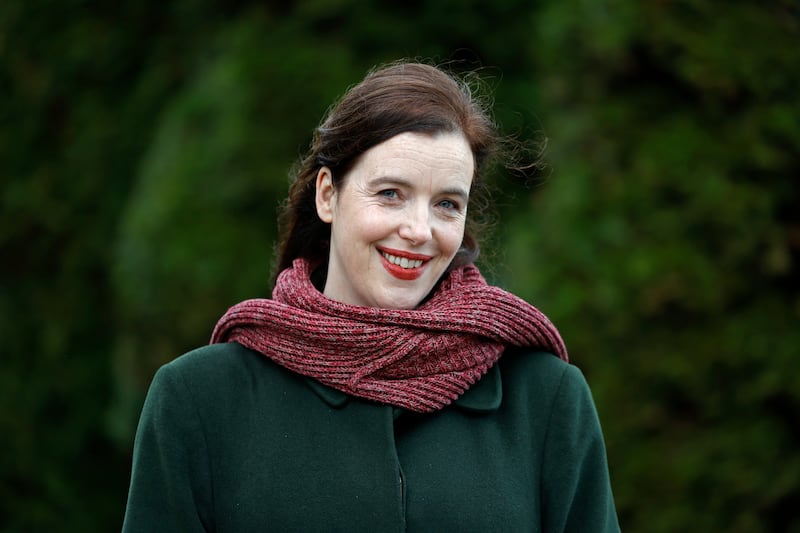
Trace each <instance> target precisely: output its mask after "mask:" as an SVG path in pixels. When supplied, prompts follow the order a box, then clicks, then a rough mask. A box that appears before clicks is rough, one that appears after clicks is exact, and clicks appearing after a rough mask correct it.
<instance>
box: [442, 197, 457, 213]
mask: <svg viewBox="0 0 800 533" xmlns="http://www.w3.org/2000/svg"><path fill="white" fill-rule="evenodd" d="M439 207H443V208H444V209H447V210H448V211H458V209H459V207H460V206H459V205H458V204H457V203H456V202H454V201H452V200H442V201H441V202H439Z"/></svg>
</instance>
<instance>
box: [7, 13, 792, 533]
mask: <svg viewBox="0 0 800 533" xmlns="http://www.w3.org/2000/svg"><path fill="white" fill-rule="evenodd" d="M272 4H274V5H270V3H256V2H246V1H240V2H236V3H226V4H222V3H214V2H210V1H202V0H176V1H175V2H171V3H169V4H165V5H162V4H156V3H153V2H139V1H134V0H122V1H120V2H117V3H114V4H109V3H102V2H97V1H94V2H91V1H79V0H72V1H68V0H62V1H57V2H56V1H50V2H47V1H43V2H36V3H32V2H30V3H29V2H23V1H21V0H9V1H6V2H3V3H0V88H2V91H3V92H2V94H3V95H4V98H3V99H2V101H0V118H2V121H3V126H4V127H3V128H2V129H0V164H2V167H1V168H0V183H2V204H0V205H2V209H1V210H0V257H2V258H3V261H2V262H1V263H0V289H1V290H0V335H2V338H3V339H4V343H3V348H2V354H3V358H2V359H3V366H2V370H0V399H1V400H2V401H0V433H1V434H2V435H4V437H5V438H4V440H5V442H7V443H8V444H7V445H6V446H7V448H6V449H7V451H6V453H4V454H2V458H0V502H1V503H0V530H2V531H40V530H67V531H105V530H113V529H118V528H119V525H120V523H121V522H120V521H121V517H122V512H123V509H124V503H125V496H126V489H127V483H128V479H129V469H130V450H131V446H132V434H133V431H134V429H135V423H136V417H137V416H138V410H139V408H140V405H141V401H142V397H143V394H144V391H145V390H146V387H147V384H148V382H149V379H150V377H151V376H152V373H153V371H154V370H155V368H157V366H158V365H160V364H162V363H163V362H165V361H168V360H170V359H172V358H173V357H175V356H177V355H178V354H180V353H181V352H183V351H186V350H188V349H190V348H192V347H194V346H196V345H198V344H202V343H205V342H207V339H208V336H209V333H210V330H211V327H212V326H213V323H214V321H215V319H216V318H217V316H219V315H220V314H221V313H222V312H223V311H224V310H225V309H226V308H227V307H228V306H229V305H231V304H232V303H234V302H236V301H238V300H240V299H242V298H247V297H255V296H264V295H265V294H266V291H267V289H268V273H269V270H270V260H271V257H272V246H273V239H274V236H275V227H274V218H275V206H276V205H277V202H278V201H279V200H280V198H281V196H282V195H283V193H284V191H285V188H286V183H287V174H288V170H289V167H290V165H291V163H292V162H293V161H294V160H295V159H296V157H297V155H298V154H299V153H300V152H301V151H302V150H303V149H304V148H305V146H306V145H307V143H308V141H309V138H310V132H311V129H312V128H313V126H314V125H315V124H316V122H317V120H318V119H319V117H320V116H321V115H322V113H323V112H324V110H325V109H326V108H327V106H328V105H330V103H331V102H332V100H333V99H334V98H335V97H336V96H338V95H339V94H341V92H342V91H343V90H344V89H345V88H346V87H347V86H348V85H349V84H351V83H353V82H355V81H356V80H357V79H358V78H359V77H360V76H361V75H363V73H364V71H365V70H366V69H367V68H369V67H370V66H372V65H374V64H376V63H379V62H382V61H386V60H391V59H395V58H398V57H415V56H420V57H425V58H432V59H434V60H438V61H447V60H451V59H455V60H461V61H460V62H458V63H456V64H455V65H456V68H468V67H475V66H479V65H485V66H486V68H485V69H484V73H485V74H486V75H487V76H488V78H489V83H490V85H492V86H494V87H495V88H496V91H495V94H494V97H495V100H496V102H497V115H498V119H499V120H500V121H501V122H502V123H503V124H504V125H505V126H506V128H507V129H509V130H513V131H521V132H532V131H536V130H537V129H540V128H541V129H543V130H544V132H545V134H546V135H547V136H548V137H549V146H550V149H549V158H548V159H549V168H548V171H547V173H546V174H545V175H543V179H542V180H540V182H538V185H537V186H535V187H532V188H522V187H519V186H516V185H512V183H511V182H510V181H508V180H503V179H501V180H500V181H498V185H499V187H500V188H501V189H503V190H502V191H501V193H500V194H499V195H498V200H500V203H501V207H500V210H499V213H500V218H501V223H500V226H499V230H498V232H497V234H496V235H495V236H494V241H493V242H491V243H489V244H490V246H489V248H492V249H495V250H499V253H498V255H499V257H500V259H501V262H500V263H501V264H500V265H496V266H494V269H493V270H489V267H490V266H491V265H484V266H485V267H486V268H487V271H489V272H492V277H493V278H496V279H497V281H498V282H499V283H502V284H504V285H506V286H508V287H510V288H512V289H513V290H515V291H516V292H518V293H519V294H520V295H522V296H524V297H526V298H528V299H529V300H531V301H533V302H534V303H535V304H536V305H538V306H539V307H540V308H542V309H543V310H544V311H545V312H547V313H548V314H550V315H551V316H552V317H553V318H554V320H555V321H556V323H557V324H558V325H559V327H560V329H561V330H562V333H563V334H564V336H565V338H566V340H567V343H568V345H569V347H570V351H571V354H572V359H573V361H574V362H575V363H576V364H578V365H579V366H580V367H581V368H582V369H583V370H584V371H585V372H586V374H587V375H588V377H589V381H590V383H591V385H592V387H593V390H594V392H595V396H596V401H597V405H598V409H599V411H600V414H601V418H602V421H603V425H604V429H605V432H606V436H607V441H608V451H609V459H610V463H611V468H612V476H613V482H614V488H615V493H616V496H617V501H618V507H619V512H620V517H621V520H622V524H623V528H624V529H625V530H627V531H653V532H660V531H742V532H744V531H748V532H749V531H800V519H798V518H797V517H796V512H795V511H794V510H795V509H796V508H798V506H800V481H798V480H800V455H798V454H797V453H796V450H797V449H798V448H800V430H798V428H800V363H799V362H798V359H797V356H798V355H800V354H798V351H800V350H799V349H798V347H799V346H800V328H798V325H799V324H800V321H799V320H798V318H800V277H799V276H798V259H799V258H800V215H799V214H798V213H800V211H799V210H798V208H797V205H798V202H797V199H798V190H797V187H798V186H797V176H798V168H799V167H800V155H798V154H800V99H798V97H797V96H796V94H795V93H796V92H797V87H799V86H800V83H799V82H800V79H798V78H800V49H798V47H797V45H796V44H797V42H798V34H800V16H799V15H798V8H797V7H796V4H795V3H794V2H789V1H785V2H780V1H774V2H766V3H764V2H762V3H756V2H749V3H748V2H732V3H729V4H727V5H724V6H720V5H712V4H711V3H710V2H706V1H701V0H685V1H670V2H647V3H640V2H633V1H632V0H629V1H625V2H623V1H616V2H612V1H594V2H588V1H578V0H570V1H564V2H557V1H554V0H548V1H543V2H540V3H538V4H536V5H532V4H531V3H530V2H522V1H521V0H497V1H495V2H492V3H485V2H476V1H463V0H462V1H459V2H456V1H454V0H442V1H438V2H433V1H431V2H411V3H408V2H404V3H400V2H378V1H377V0H367V1H361V2H355V1H354V0H338V1H333V0H331V1H328V2H322V1H306V2H295V3H293V4H286V3H283V2H281V3H278V2H274V3H272Z"/></svg>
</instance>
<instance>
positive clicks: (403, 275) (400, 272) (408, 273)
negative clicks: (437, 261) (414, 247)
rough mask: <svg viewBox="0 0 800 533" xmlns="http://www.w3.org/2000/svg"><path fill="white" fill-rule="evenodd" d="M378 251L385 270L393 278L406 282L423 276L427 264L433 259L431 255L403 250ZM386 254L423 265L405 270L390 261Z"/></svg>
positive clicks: (380, 249)
mask: <svg viewBox="0 0 800 533" xmlns="http://www.w3.org/2000/svg"><path fill="white" fill-rule="evenodd" d="M378 251H379V252H380V257H381V263H382V264H383V268H385V269H386V271H387V272H389V274H391V275H392V276H394V277H396V278H397V279H402V280H404V281H413V280H415V279H418V278H419V277H420V276H422V273H423V272H424V271H425V264H426V263H427V262H428V261H430V260H431V258H432V256H430V255H422V254H415V253H411V252H405V251H403V250H394V249H392V248H378ZM384 254H389V255H392V256H394V257H399V258H401V259H406V260H408V261H422V264H420V265H419V266H416V267H410V268H403V267H402V266H400V265H396V264H394V263H392V262H391V261H389V260H388V259H387V258H386V256H385V255H384Z"/></svg>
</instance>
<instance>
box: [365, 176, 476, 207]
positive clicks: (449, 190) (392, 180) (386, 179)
mask: <svg viewBox="0 0 800 533" xmlns="http://www.w3.org/2000/svg"><path fill="white" fill-rule="evenodd" d="M369 184H370V185H372V186H381V185H397V186H400V187H408V188H411V187H412V185H411V182H409V181H408V180H406V179H403V178H396V177H393V176H381V177H379V178H374V179H371V180H369ZM439 194H445V195H450V196H458V197H460V198H461V199H462V200H463V201H464V202H466V201H467V200H469V192H467V191H465V190H464V189H462V188H461V187H446V188H444V189H442V190H440V191H439Z"/></svg>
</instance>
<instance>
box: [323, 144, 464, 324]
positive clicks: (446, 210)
mask: <svg viewBox="0 0 800 533" xmlns="http://www.w3.org/2000/svg"><path fill="white" fill-rule="evenodd" d="M473 170H474V158H473V155H472V151H471V150H470V147H469V144H468V143H467V140H466V139H465V138H464V136H463V134H461V133H442V134H437V135H426V134H421V133H411V132H407V133H401V134H399V135H396V136H395V137H392V138H390V139H389V140H387V141H385V142H383V143H381V144H379V145H377V146H374V147H373V148H371V149H369V150H368V151H366V152H365V153H364V154H362V155H361V157H360V158H359V159H358V161H357V162H356V164H355V165H354V166H353V168H352V169H351V170H350V172H349V173H348V174H347V175H346V176H345V177H344V179H343V181H342V183H340V185H339V186H338V188H334V186H333V182H332V177H331V172H330V170H329V169H328V168H327V167H323V168H322V169H320V171H319V173H318V174H317V182H316V186H317V195H316V202H317V213H318V214H319V217H320V218H321V219H322V220H323V221H324V222H328V223H330V224H331V243H330V257H329V262H328V278H327V281H326V283H325V289H324V293H325V295H326V296H327V297H328V298H331V299H333V300H337V301H340V302H344V303H347V304H351V305H359V306H369V307H381V308H386V309H413V308H415V307H417V305H419V303H420V302H421V301H422V299H423V298H425V296H427V294H428V293H429V292H430V291H431V289H432V288H433V286H434V285H435V284H436V282H437V281H438V280H439V278H440V277H441V276H442V274H443V273H444V272H445V270H446V269H447V267H448V266H449V264H450V262H451V261H452V260H453V257H454V256H455V254H456V252H457V251H458V249H459V247H460V246H461V241H462V239H463V237H464V222H465V220H466V215H467V204H468V201H469V190H470V186H471V184H472V174H473Z"/></svg>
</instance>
